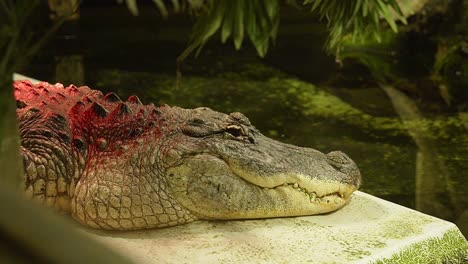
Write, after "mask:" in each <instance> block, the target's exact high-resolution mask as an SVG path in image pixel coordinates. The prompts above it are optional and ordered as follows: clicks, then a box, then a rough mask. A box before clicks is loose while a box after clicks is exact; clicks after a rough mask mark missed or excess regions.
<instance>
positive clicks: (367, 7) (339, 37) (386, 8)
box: [304, 0, 406, 52]
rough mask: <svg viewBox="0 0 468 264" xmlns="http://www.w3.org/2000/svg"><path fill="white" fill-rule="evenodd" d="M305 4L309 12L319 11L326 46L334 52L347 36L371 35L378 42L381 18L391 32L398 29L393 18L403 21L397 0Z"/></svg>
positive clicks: (311, 1) (310, 0) (329, 0)
mask: <svg viewBox="0 0 468 264" xmlns="http://www.w3.org/2000/svg"><path fill="white" fill-rule="evenodd" d="M403 2H404V1H403ZM304 4H311V8H310V10H311V12H318V14H319V15H320V16H321V18H322V19H325V20H326V21H327V23H328V27H329V30H330V35H329V39H328V43H327V48H328V49H329V50H336V51H337V52H338V51H339V50H340V48H341V44H342V41H343V39H344V38H346V37H349V36H350V37H351V40H352V42H355V41H359V40H361V39H366V38H367V37H368V36H369V35H373V36H374V38H375V39H376V40H377V41H379V42H380V39H381V35H380V31H381V24H380V20H381V18H383V19H385V21H386V22H387V24H388V25H389V26H390V28H391V29H392V30H393V31H394V32H398V29H397V24H396V22H395V21H397V20H400V21H401V22H403V23H404V24H406V19H405V17H404V15H403V12H402V9H401V8H400V6H399V4H398V3H397V1H396V0H356V1H343V0H326V1H324V0H305V1H304Z"/></svg>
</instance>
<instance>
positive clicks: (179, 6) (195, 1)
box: [117, 0, 212, 18]
mask: <svg viewBox="0 0 468 264" xmlns="http://www.w3.org/2000/svg"><path fill="white" fill-rule="evenodd" d="M210 1H212V0H208V1H204V0H185V1H184V0H171V4H172V8H173V10H174V12H175V13H179V12H191V11H195V12H196V11H197V10H199V9H201V8H202V7H203V5H204V3H205V2H210ZM124 2H125V5H126V6H127V8H128V10H129V11H130V13H132V15H134V16H137V15H138V13H139V11H138V4H137V0H117V3H119V4H123V3H124ZM153 3H154V4H155V5H156V7H157V8H158V10H159V12H160V13H161V16H163V17H164V18H166V17H167V16H168V15H169V11H168V8H167V6H166V4H165V2H164V1H163V0H153Z"/></svg>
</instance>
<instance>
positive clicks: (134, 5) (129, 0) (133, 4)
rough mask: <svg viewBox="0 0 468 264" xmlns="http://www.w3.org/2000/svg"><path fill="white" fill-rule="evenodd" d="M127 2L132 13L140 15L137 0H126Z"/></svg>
mask: <svg viewBox="0 0 468 264" xmlns="http://www.w3.org/2000/svg"><path fill="white" fill-rule="evenodd" d="M125 4H126V5H127V8H128V10H129V11H130V13H132V15H134V16H138V5H137V3H136V0H125Z"/></svg>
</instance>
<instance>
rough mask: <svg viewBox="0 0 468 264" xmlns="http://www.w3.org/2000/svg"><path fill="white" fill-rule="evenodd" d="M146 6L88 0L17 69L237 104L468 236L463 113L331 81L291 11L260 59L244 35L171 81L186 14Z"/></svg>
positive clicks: (313, 32) (152, 96)
mask: <svg viewBox="0 0 468 264" xmlns="http://www.w3.org/2000/svg"><path fill="white" fill-rule="evenodd" d="M152 12H155V11H154V10H150V11H144V10H142V12H141V15H140V17H131V16H130V15H129V14H128V11H127V10H126V9H125V8H124V7H114V8H109V6H86V5H85V6H83V8H82V10H81V18H80V21H79V22H78V23H75V24H70V25H66V27H65V30H64V31H63V32H61V35H60V36H59V37H57V38H56V39H55V41H53V42H52V43H51V44H50V45H49V46H48V47H47V48H46V49H44V50H43V51H42V52H41V53H40V54H39V55H38V56H37V57H36V59H35V60H34V61H33V63H31V65H29V66H28V67H27V68H26V71H25V72H24V74H26V75H29V76H31V77H33V78H37V79H42V80H48V81H49V82H55V81H58V82H63V83H69V82H74V83H76V84H77V85H83V84H86V85H88V86H90V87H92V88H94V89H100V90H102V91H103V92H109V91H113V92H116V93H117V94H119V96H120V97H122V98H125V97H127V96H130V95H133V94H136V95H138V96H139V97H140V98H141V99H142V101H143V102H145V103H149V102H153V103H155V104H156V105H158V104H163V103H165V104H169V105H177V106H180V107H185V108H193V107H198V106H208V107H210V108H212V109H214V110H217V111H220V112H226V113H229V112H234V111H239V112H242V113H244V114H245V115H246V116H247V117H249V119H250V120H251V122H252V123H253V124H254V125H255V126H256V127H257V128H259V129H260V130H261V131H262V132H263V133H264V134H265V135H267V136H269V137H272V138H275V139H277V140H280V141H283V142H287V143H291V144H295V145H300V146H305V147H312V148H315V149H318V150H320V151H322V152H329V151H332V150H342V151H343V152H345V153H347V154H348V155H349V156H350V157H351V158H352V159H354V160H355V161H356V163H357V164H358V166H359V167H360V169H361V173H362V177H363V185H362V187H361V189H360V190H362V191H364V192H367V193H370V194H372V195H375V196H378V197H381V198H383V199H386V200H389V201H392V202H395V203H398V204H401V205H404V206H406V207H410V208H414V209H416V210H418V211H422V212H425V213H428V214H430V215H434V216H436V217H439V218H443V219H446V220H449V221H452V222H455V223H456V224H457V225H458V226H459V228H460V229H461V230H462V232H463V233H464V234H465V236H466V235H467V234H468V210H467V205H468V185H467V184H466V180H467V177H468V117H465V116H464V115H463V114H458V113H456V112H444V111H425V109H430V107H424V102H421V101H418V100H416V99H414V100H413V101H414V102H415V105H416V106H421V109H423V110H421V112H420V116H421V117H422V118H416V119H411V120H409V121H406V122H403V121H402V120H405V118H404V117H403V119H402V116H400V115H399V114H398V111H396V110H395V109H394V108H393V104H392V98H389V97H388V96H387V95H386V94H385V93H384V91H383V90H382V89H381V88H380V87H378V86H377V85H376V84H375V83H373V82H369V78H370V77H369V75H368V74H366V73H365V71H362V70H360V69H357V70H356V71H354V72H353V73H352V74H350V75H349V74H348V76H347V77H346V78H348V79H353V81H352V82H348V83H347V84H346V85H330V83H332V80H334V79H335V78H336V76H337V75H339V74H342V73H340V70H339V67H338V66H337V65H336V64H335V62H334V58H333V57H330V56H327V55H326V54H325V52H324V51H323V49H322V46H323V39H324V30H323V26H321V25H319V24H317V23H316V22H310V21H309V20H306V19H301V18H300V17H295V16H292V18H291V17H289V20H288V17H287V18H285V19H283V21H282V24H281V27H280V34H279V39H278V42H277V45H276V46H275V48H274V49H273V50H271V51H270V53H269V54H268V56H267V58H265V59H260V58H258V57H257V56H256V54H255V51H254V49H253V48H252V47H250V46H249V45H248V44H245V45H244V47H243V49H242V50H241V51H238V52H236V51H234V50H233V47H232V45H230V44H229V45H220V44H217V41H216V40H215V41H213V43H212V44H210V45H208V46H207V47H206V48H205V49H204V50H203V52H202V54H201V55H200V57H199V58H198V59H193V58H192V59H189V60H187V61H186V62H184V63H183V64H182V66H181V70H182V78H181V79H180V80H179V81H178V85H176V74H175V72H176V63H175V61H176V57H177V55H178V54H180V52H181V51H182V50H183V49H184V47H185V41H186V38H187V36H188V34H189V32H190V26H189V21H188V20H187V18H185V17H174V18H170V19H169V20H168V21H160V20H158V19H156V18H153V13H152ZM393 99H395V98H393ZM467 115H468V114H467ZM463 120H465V121H463Z"/></svg>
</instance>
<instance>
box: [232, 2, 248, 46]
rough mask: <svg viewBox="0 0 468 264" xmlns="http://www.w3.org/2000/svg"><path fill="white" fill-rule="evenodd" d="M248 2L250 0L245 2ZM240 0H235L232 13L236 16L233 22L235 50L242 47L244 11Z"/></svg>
mask: <svg viewBox="0 0 468 264" xmlns="http://www.w3.org/2000/svg"><path fill="white" fill-rule="evenodd" d="M247 1H250V0H247ZM243 2H244V1H242V0H236V5H235V8H234V9H235V10H233V11H234V13H235V14H236V19H235V21H234V36H233V37H234V46H235V48H236V50H239V49H240V48H241V46H242V41H243V40H244V11H243V9H242V7H243V5H242V4H243Z"/></svg>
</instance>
